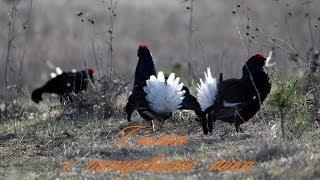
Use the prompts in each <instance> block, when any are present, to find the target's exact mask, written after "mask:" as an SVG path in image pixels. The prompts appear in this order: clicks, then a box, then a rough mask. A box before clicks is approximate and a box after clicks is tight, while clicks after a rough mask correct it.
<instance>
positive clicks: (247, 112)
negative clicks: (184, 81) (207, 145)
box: [198, 54, 271, 132]
mask: <svg viewBox="0 0 320 180" xmlns="http://www.w3.org/2000/svg"><path fill="white" fill-rule="evenodd" d="M266 61H267V59H266V58H265V57H263V56H262V55H261V54H256V55H254V56H252V57H251V58H250V59H249V60H247V62H246V63H245V65H244V66H243V68H242V77H241V79H227V80H223V79H222V74H220V79H219V82H218V83H217V82H216V79H214V78H212V75H211V72H210V68H208V70H207V73H205V81H204V82H203V80H202V79H200V84H198V98H199V103H200V105H201V108H202V110H203V111H204V113H205V114H206V116H207V118H208V129H209V132H212V129H213V123H214V122H215V121H216V120H221V121H224V122H228V123H234V126H235V128H236V130H237V132H242V129H241V127H240V125H241V124H243V123H244V122H246V121H248V120H249V119H251V118H252V117H253V116H254V115H255V114H256V113H257V112H258V111H259V110H260V106H261V104H262V103H263V101H264V100H265V98H266V97H267V95H268V94H269V92H270V90H271V82H270V78H269V75H268V73H267V71H266V70H265V69H264V66H265V63H266Z"/></svg>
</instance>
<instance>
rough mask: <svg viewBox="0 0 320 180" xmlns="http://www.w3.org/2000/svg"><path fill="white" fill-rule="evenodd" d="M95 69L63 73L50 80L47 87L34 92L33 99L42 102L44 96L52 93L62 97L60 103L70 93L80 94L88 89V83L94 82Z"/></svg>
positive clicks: (44, 86)
mask: <svg viewBox="0 0 320 180" xmlns="http://www.w3.org/2000/svg"><path fill="white" fill-rule="evenodd" d="M94 71H95V70H94V69H92V68H88V69H86V70H83V71H78V72H63V73H62V74H60V75H57V76H56V77H54V78H52V79H50V80H49V81H48V82H47V83H46V84H45V85H43V86H42V87H40V88H37V89H35V90H34V91H33V92H32V95H31V99H32V100H33V101H34V102H35V103H39V102H40V101H42V94H44V93H51V94H57V95H58V96H60V101H62V100H63V99H66V98H68V97H69V95H70V93H75V94H77V93H79V92H81V91H84V90H86V89H87V85H88V82H89V81H91V82H93V81H94V77H93V74H94Z"/></svg>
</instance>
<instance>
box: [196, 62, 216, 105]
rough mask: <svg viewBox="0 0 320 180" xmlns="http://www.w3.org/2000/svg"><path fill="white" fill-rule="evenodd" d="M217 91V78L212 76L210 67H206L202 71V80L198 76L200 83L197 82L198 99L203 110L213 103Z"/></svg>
mask: <svg viewBox="0 0 320 180" xmlns="http://www.w3.org/2000/svg"><path fill="white" fill-rule="evenodd" d="M217 93H218V89H217V80H216V79H215V78H212V75H211V71H210V68H208V69H207V72H205V73H204V81H203V80H202V79H201V78H200V84H198V100H199V104H200V106H201V109H202V110H203V111H204V110H206V109H207V108H208V107H210V106H212V105H213V103H214V101H215V100H216V95H217Z"/></svg>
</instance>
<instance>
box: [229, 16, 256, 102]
mask: <svg viewBox="0 0 320 180" xmlns="http://www.w3.org/2000/svg"><path fill="white" fill-rule="evenodd" d="M233 19H234V23H235V25H236V28H237V31H238V34H239V37H240V40H241V43H242V46H243V48H244V50H245V53H246V58H249V55H248V51H247V48H246V46H245V44H244V41H243V37H242V34H241V31H240V28H239V25H238V22H237V20H236V18H235V16H234V15H233ZM245 66H246V68H247V70H248V72H249V76H250V80H251V82H252V85H253V87H254V89H255V91H256V93H257V96H258V100H259V106H260V107H261V98H260V94H259V91H258V88H257V86H256V84H255V83H254V81H253V77H252V75H251V72H250V70H249V68H248V66H247V64H245Z"/></svg>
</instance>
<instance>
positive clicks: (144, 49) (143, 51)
mask: <svg viewBox="0 0 320 180" xmlns="http://www.w3.org/2000/svg"><path fill="white" fill-rule="evenodd" d="M137 56H138V57H139V58H143V57H151V54H150V51H149V49H148V46H147V45H144V44H141V45H139V49H138V51H137Z"/></svg>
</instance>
